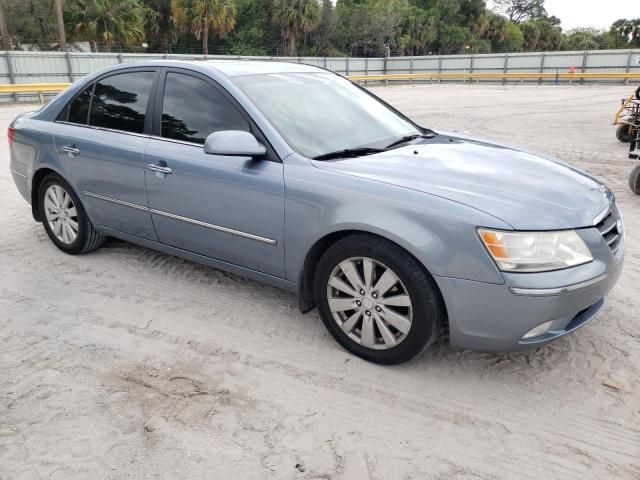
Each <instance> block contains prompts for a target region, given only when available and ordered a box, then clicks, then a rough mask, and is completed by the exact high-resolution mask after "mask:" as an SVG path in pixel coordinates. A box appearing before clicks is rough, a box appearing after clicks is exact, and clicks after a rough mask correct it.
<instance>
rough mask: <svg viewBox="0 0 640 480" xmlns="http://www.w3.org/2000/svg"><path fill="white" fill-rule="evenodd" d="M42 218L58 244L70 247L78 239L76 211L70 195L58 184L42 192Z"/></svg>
mask: <svg viewBox="0 0 640 480" xmlns="http://www.w3.org/2000/svg"><path fill="white" fill-rule="evenodd" d="M44 216H45V219H46V221H47V222H48V223H49V228H50V229H51V231H52V232H53V234H54V235H55V236H56V238H57V239H58V241H59V242H62V243H63V244H64V245H71V244H73V242H75V241H76V239H77V238H78V210H77V209H76V206H75V204H74V203H73V199H72V198H71V195H69V193H67V191H66V190H65V189H64V188H62V187H61V186H60V185H58V184H55V183H54V184H51V185H49V187H47V189H46V190H45V192H44Z"/></svg>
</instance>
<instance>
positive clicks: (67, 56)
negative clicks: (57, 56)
mask: <svg viewBox="0 0 640 480" xmlns="http://www.w3.org/2000/svg"><path fill="white" fill-rule="evenodd" d="M64 57H65V59H66V60H67V76H68V77H69V81H70V82H71V83H73V66H72V65H71V54H70V53H69V52H66V53H65V54H64Z"/></svg>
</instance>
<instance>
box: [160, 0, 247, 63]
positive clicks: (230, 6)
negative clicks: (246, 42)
mask: <svg viewBox="0 0 640 480" xmlns="http://www.w3.org/2000/svg"><path fill="white" fill-rule="evenodd" d="M171 9H172V11H173V18H174V21H175V23H176V26H177V27H178V29H179V30H180V31H181V32H190V33H193V34H194V35H195V36H196V38H197V39H202V50H203V53H204V54H205V55H208V54H209V35H210V33H211V32H212V33H213V34H214V35H215V36H216V37H217V38H225V37H226V36H227V34H228V33H229V32H230V31H231V30H233V27H234V26H235V24H236V17H237V14H238V11H237V9H236V5H235V2H234V1H233V0H172V1H171Z"/></svg>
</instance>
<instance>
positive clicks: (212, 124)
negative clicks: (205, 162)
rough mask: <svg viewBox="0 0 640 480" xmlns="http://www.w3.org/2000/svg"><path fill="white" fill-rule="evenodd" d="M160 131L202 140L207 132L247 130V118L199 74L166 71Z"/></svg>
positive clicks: (191, 141) (182, 138) (195, 140)
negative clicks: (199, 76)
mask: <svg viewBox="0 0 640 480" xmlns="http://www.w3.org/2000/svg"><path fill="white" fill-rule="evenodd" d="M161 129H162V130H161V132H162V133H161V135H162V137H164V138H171V139H174V140H181V141H184V142H190V143H198V144H203V143H204V140H205V138H207V136H208V135H209V134H210V133H213V132H218V131H221V130H244V131H247V132H248V131H250V126H249V123H248V122H247V120H246V119H245V118H244V117H243V116H242V114H241V113H240V112H239V111H238V109H237V108H236V107H235V106H234V105H233V104H232V103H231V102H230V101H229V100H227V98H226V97H225V96H224V95H223V94H222V92H220V91H219V90H218V89H217V88H215V87H214V86H213V85H211V84H210V83H208V82H205V81H204V80H201V79H200V78H197V77H194V76H192V75H185V74H181V73H173V72H169V73H167V79H166V81H165V86H164V98H163V102H162V122H161Z"/></svg>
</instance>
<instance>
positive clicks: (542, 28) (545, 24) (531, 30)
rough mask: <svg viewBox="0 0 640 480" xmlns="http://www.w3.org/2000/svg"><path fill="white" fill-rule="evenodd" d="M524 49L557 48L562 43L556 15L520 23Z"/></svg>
mask: <svg viewBox="0 0 640 480" xmlns="http://www.w3.org/2000/svg"><path fill="white" fill-rule="evenodd" d="M520 28H521V30H522V35H523V37H524V49H525V50H526V51H530V52H535V51H552V50H558V49H559V48H560V44H561V43H562V29H561V28H560V20H559V19H558V18H556V17H547V18H538V19H535V20H527V21H526V22H523V23H522V24H520Z"/></svg>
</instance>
